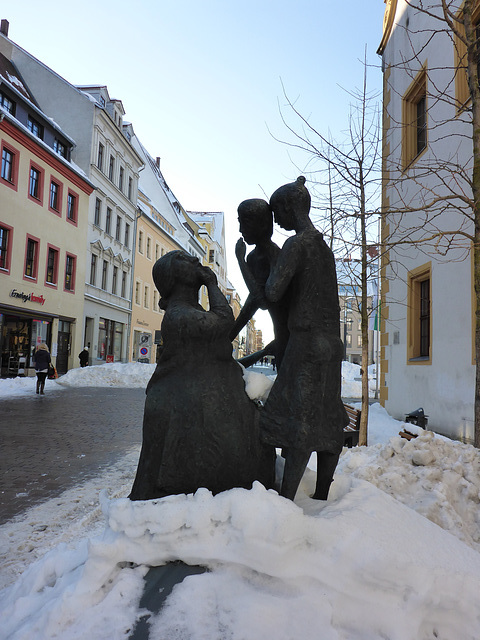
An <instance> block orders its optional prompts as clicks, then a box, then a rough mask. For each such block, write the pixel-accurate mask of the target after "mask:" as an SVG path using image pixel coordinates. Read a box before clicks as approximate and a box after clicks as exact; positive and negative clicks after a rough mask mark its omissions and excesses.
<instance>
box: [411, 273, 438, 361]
mask: <svg viewBox="0 0 480 640" xmlns="http://www.w3.org/2000/svg"><path fill="white" fill-rule="evenodd" d="M431 292H432V264H431V262H428V263H427V264H424V265H422V266H420V267H417V268H416V269H413V270H412V271H410V272H409V274H408V300H407V362H408V364H431V362H432V293H431Z"/></svg>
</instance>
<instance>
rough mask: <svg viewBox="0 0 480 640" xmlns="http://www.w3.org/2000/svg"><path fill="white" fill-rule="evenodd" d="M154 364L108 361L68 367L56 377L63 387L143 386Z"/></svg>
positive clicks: (150, 374) (152, 370)
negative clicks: (67, 369)
mask: <svg viewBox="0 0 480 640" xmlns="http://www.w3.org/2000/svg"><path fill="white" fill-rule="evenodd" d="M155 366H156V365H155V364H144V363H142V362H129V363H125V364H122V363H121V362H111V363H110V362H109V363H107V364H100V365H98V366H97V365H96V366H93V367H80V368H77V369H70V371H67V373H66V374H65V375H64V376H62V377H61V378H58V380H57V384H60V385H62V386H64V387H143V388H145V387H146V386H147V384H148V381H149V380H150V378H151V377H152V374H153V372H154V371H155Z"/></svg>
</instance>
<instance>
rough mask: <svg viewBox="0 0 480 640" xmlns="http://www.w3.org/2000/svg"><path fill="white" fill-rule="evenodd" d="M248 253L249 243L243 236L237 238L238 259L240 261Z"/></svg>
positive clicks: (236, 251)
mask: <svg viewBox="0 0 480 640" xmlns="http://www.w3.org/2000/svg"><path fill="white" fill-rule="evenodd" d="M246 253H247V245H246V244H245V242H244V241H243V238H239V239H238V240H237V244H236V245H235V255H236V256H237V260H238V261H239V262H240V261H243V260H245V255H246Z"/></svg>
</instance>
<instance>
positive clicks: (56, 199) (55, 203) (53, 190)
mask: <svg viewBox="0 0 480 640" xmlns="http://www.w3.org/2000/svg"><path fill="white" fill-rule="evenodd" d="M61 199H62V189H61V186H60V185H59V184H58V182H55V180H50V195H49V198H48V207H49V209H50V210H51V211H54V212H55V213H60V202H61Z"/></svg>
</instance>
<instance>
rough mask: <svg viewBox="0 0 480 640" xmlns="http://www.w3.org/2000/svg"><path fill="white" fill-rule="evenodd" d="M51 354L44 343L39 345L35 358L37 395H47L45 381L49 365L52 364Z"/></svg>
mask: <svg viewBox="0 0 480 640" xmlns="http://www.w3.org/2000/svg"><path fill="white" fill-rule="evenodd" d="M51 361H52V359H51V357H50V352H49V350H48V347H47V345H46V344H45V343H44V342H42V344H39V345H38V347H37V349H36V351H35V354H34V356H33V362H34V364H35V371H36V372H37V393H39V394H40V395H42V396H43V395H45V392H44V389H45V380H46V379H47V375H48V365H49V364H50V363H51Z"/></svg>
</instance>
